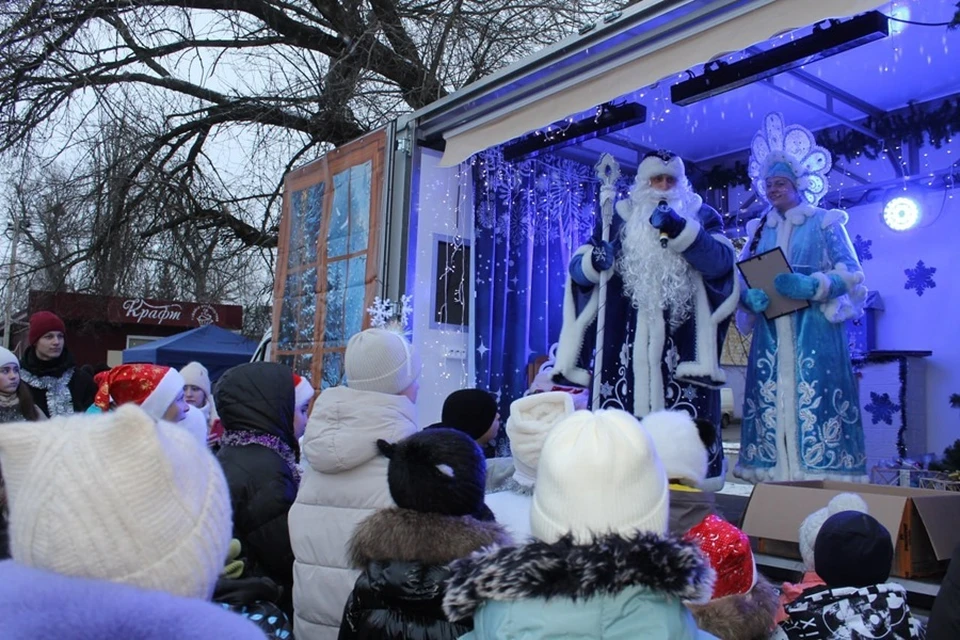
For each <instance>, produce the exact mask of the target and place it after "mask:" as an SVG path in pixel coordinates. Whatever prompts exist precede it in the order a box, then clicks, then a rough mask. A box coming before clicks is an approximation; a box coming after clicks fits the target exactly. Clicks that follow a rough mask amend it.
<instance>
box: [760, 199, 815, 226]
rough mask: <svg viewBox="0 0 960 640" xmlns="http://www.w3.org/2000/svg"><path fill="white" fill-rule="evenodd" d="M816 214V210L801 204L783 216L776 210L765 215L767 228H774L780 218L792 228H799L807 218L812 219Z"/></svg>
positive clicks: (804, 203) (807, 204)
mask: <svg viewBox="0 0 960 640" xmlns="http://www.w3.org/2000/svg"><path fill="white" fill-rule="evenodd" d="M816 212H817V208H816V207H814V206H813V205H812V204H810V203H808V202H801V203H800V204H798V205H797V206H795V207H794V208H793V209H790V210H789V211H787V212H786V213H784V214H781V213H780V212H778V211H777V210H776V209H770V213H769V214H767V226H768V227H776V226H777V225H778V224H779V223H780V220H781V217H782V218H784V219H787V220H789V221H790V224H792V225H793V226H795V227H799V226H800V225H802V224H803V223H804V222H806V221H807V218H811V217H813V214H815V213H816Z"/></svg>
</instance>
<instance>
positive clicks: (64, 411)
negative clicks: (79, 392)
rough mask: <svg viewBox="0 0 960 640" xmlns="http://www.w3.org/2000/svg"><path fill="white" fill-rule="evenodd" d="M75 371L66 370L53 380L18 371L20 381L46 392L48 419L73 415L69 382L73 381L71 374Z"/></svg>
mask: <svg viewBox="0 0 960 640" xmlns="http://www.w3.org/2000/svg"><path fill="white" fill-rule="evenodd" d="M74 371H76V369H73V368H71V369H68V370H67V372H66V373H64V374H63V375H62V376H60V377H58V378H55V377H53V376H42V377H37V376H35V375H33V374H32V373H30V372H29V371H27V370H26V369H21V370H20V379H21V380H22V381H23V382H25V383H27V384H28V385H30V386H31V387H33V388H34V389H42V390H44V391H46V392H47V409H49V410H50V417H51V418H52V417H54V416H68V415H70V414H72V413H74V410H73V394H71V393H70V387H69V385H70V381H71V380H72V379H73V372H74Z"/></svg>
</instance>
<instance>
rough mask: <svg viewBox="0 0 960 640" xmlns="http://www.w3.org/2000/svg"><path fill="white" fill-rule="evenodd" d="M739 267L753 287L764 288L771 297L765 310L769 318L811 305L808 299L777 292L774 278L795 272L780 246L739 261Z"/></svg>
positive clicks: (775, 317) (749, 284) (748, 283)
mask: <svg viewBox="0 0 960 640" xmlns="http://www.w3.org/2000/svg"><path fill="white" fill-rule="evenodd" d="M737 268H738V269H740V273H741V274H743V279H744V280H746V281H747V286H748V287H750V288H751V289H762V290H763V291H764V293H766V294H767V297H769V298H770V306H769V307H767V310H766V311H764V312H763V315H764V316H765V317H766V319H767V320H775V319H777V318H779V317H780V316H785V315H787V314H788V313H793V312H794V311H799V310H800V309H806V308H807V307H809V306H810V302H809V301H807V300H794V299H793V298H787V297H786V296H782V295H780V294H779V293H778V292H777V289H776V287H774V286H773V280H774V278H776V277H777V276H778V275H780V274H781V273H793V268H792V267H791V266H790V263H789V262H787V258H786V256H784V255H783V250H782V249H780V247H776V248H774V249H771V250H770V251H765V252H763V253H760V254H757V255H755V256H753V257H752V258H747V259H746V260H744V261H742V262H738V263H737Z"/></svg>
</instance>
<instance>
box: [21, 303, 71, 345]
mask: <svg viewBox="0 0 960 640" xmlns="http://www.w3.org/2000/svg"><path fill="white" fill-rule="evenodd" d="M51 331H59V332H60V333H66V332H67V328H66V327H64V326H63V320H61V319H60V317H59V316H58V315H57V314H55V313H52V312H50V311H37V312H36V313H35V314H33V315H32V316H30V332H29V333H28V334H27V340H28V341H29V342H30V344H31V345H33V344H37V340H39V339H40V338H42V337H43V336H44V335H46V334H48V333H50V332H51Z"/></svg>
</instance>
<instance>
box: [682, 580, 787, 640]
mask: <svg viewBox="0 0 960 640" xmlns="http://www.w3.org/2000/svg"><path fill="white" fill-rule="evenodd" d="M778 606H779V598H778V596H777V590H776V589H774V588H773V585H772V584H770V583H769V582H768V581H767V579H766V578H764V577H763V576H760V575H758V576H757V584H755V585H754V587H753V589H751V590H750V591H749V592H748V593H745V594H743V595H736V596H726V597H724V598H717V599H716V600H711V601H710V602H708V603H707V604H702V605H689V609H690V611H691V613H693V617H694V619H695V620H696V621H697V626H698V627H699V628H700V629H703V630H704V631H706V632H707V633H712V634H713V635H715V636H717V638H719V639H720V640H766V639H767V638H769V637H770V633H771V632H772V631H773V628H774V626H775V622H774V616H775V615H776V612H777V607H778Z"/></svg>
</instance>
